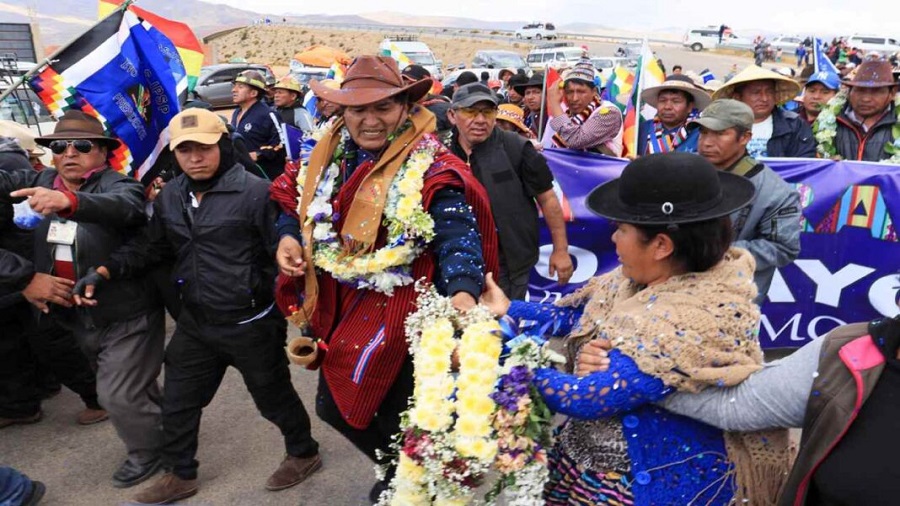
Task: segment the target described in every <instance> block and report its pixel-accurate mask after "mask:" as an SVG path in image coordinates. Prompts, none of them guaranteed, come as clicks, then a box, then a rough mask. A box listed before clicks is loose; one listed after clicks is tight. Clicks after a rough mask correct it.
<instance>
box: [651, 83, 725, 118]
mask: <svg viewBox="0 0 900 506" xmlns="http://www.w3.org/2000/svg"><path fill="white" fill-rule="evenodd" d="M663 91H681V92H684V93H687V94H688V95H690V96H691V97H693V98H694V107H696V108H697V109H698V110H701V111H702V110H703V109H704V108H705V107H706V106H708V105H709V103H710V102H711V100H710V98H709V94H708V93H706V92H705V91H703V90H701V89H700V88H697V87H696V86H694V85H693V84H689V83H686V82H684V81H678V80H671V81H664V82H663V83H662V84H660V85H659V86H653V87H651V88H647V89H646V90H644V91H642V92H641V100H643V101H644V102H646V103H648V104H650V105H652V106H653V107H656V104H657V101H658V100H659V94H660V93H661V92H663Z"/></svg>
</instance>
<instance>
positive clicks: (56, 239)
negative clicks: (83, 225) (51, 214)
mask: <svg viewBox="0 0 900 506" xmlns="http://www.w3.org/2000/svg"><path fill="white" fill-rule="evenodd" d="M77 229H78V224H77V223H75V222H74V221H58V220H53V221H51V222H50V228H49V230H47V242H49V243H53V244H65V245H68V246H71V245H73V244H75V231H76V230H77Z"/></svg>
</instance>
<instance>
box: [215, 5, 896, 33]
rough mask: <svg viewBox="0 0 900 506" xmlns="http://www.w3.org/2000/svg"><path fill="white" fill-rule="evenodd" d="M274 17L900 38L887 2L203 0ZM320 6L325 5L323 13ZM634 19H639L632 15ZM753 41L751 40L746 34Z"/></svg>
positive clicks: (891, 10) (894, 18) (894, 16)
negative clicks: (452, 19) (376, 16)
mask: <svg viewBox="0 0 900 506" xmlns="http://www.w3.org/2000/svg"><path fill="white" fill-rule="evenodd" d="M208 1H212V2H214V3H223V4H228V5H231V6H234V7H240V8H250V9H253V10H254V11H257V12H269V13H273V14H363V13H366V12H372V11H395V12H403V13H407V14H412V15H419V16H458V17H474V18H478V19H480V20H486V21H489V20H497V21H516V20H539V19H540V20H545V21H553V22H555V23H571V22H579V21H583V22H588V23H595V24H600V25H606V26H620V27H622V28H628V29H646V30H647V31H648V32H649V31H652V30H653V29H659V28H670V27H675V28H678V29H679V31H680V30H681V29H684V28H687V27H688V26H697V25H701V26H702V25H708V24H710V25H711V24H714V25H718V24H720V23H725V24H727V25H729V26H731V27H732V28H734V30H735V32H736V33H738V34H741V35H744V34H743V33H742V32H741V29H744V30H757V29H766V30H770V31H772V32H784V33H785V34H788V33H790V34H798V35H807V34H811V33H816V34H823V35H836V34H843V35H851V34H854V33H867V34H885V35H889V36H895V37H900V22H898V21H897V12H898V8H897V7H896V3H895V2H894V1H892V0H747V1H745V2H741V1H739V0H738V1H727V0H590V1H588V0H438V1H436V2H423V1H421V0H377V1H374V2H373V1H372V0H337V1H331V2H327V3H319V2H303V3H301V2H285V1H284V0H254V1H253V2H249V3H248V2H247V1H246V0H208ZM322 5H327V6H328V7H327V9H328V10H327V12H326V11H325V9H324V8H323V7H321V6H322ZM636 12H637V13H636ZM746 35H750V36H752V35H751V34H746Z"/></svg>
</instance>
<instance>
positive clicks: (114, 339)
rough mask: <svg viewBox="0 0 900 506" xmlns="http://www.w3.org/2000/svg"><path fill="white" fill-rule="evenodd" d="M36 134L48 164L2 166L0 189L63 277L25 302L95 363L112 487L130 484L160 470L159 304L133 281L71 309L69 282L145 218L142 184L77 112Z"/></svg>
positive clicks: (99, 129)
mask: <svg viewBox="0 0 900 506" xmlns="http://www.w3.org/2000/svg"><path fill="white" fill-rule="evenodd" d="M36 141H37V142H38V144H40V145H42V146H45V147H48V148H50V151H51V152H52V153H53V166H54V167H55V168H54V169H45V170H43V171H42V172H33V171H17V172H15V173H7V172H0V195H12V196H13V197H16V198H26V197H27V198H28V202H29V204H30V206H31V208H32V209H33V210H34V211H35V212H37V213H40V214H42V215H44V217H45V218H44V220H43V221H42V222H41V223H40V225H39V226H38V227H37V229H36V230H35V234H34V237H35V242H34V270H35V272H40V273H46V274H51V273H52V274H53V275H54V276H56V277H57V278H62V279H63V280H68V282H65V283H63V282H59V283H57V289H56V290H55V291H54V293H53V294H52V295H50V296H48V297H44V298H41V299H38V300H32V301H30V302H31V303H32V304H34V305H35V306H37V307H38V308H40V309H41V310H42V311H43V312H44V313H49V314H50V315H51V316H52V317H54V318H55V319H57V321H59V322H60V323H61V324H62V325H64V326H67V327H68V328H71V329H72V333H73V334H74V335H75V338H76V340H77V341H78V343H79V344H80V345H81V347H82V349H83V350H84V352H85V354H86V355H87V356H88V359H89V360H90V361H91V362H92V364H94V366H95V367H96V370H97V394H98V396H99V398H100V404H101V405H102V406H103V407H104V408H105V409H106V410H107V411H108V412H109V418H110V420H111V421H112V423H113V426H114V427H115V428H116V432H117V433H118V434H119V438H121V439H122V441H123V442H124V443H125V446H126V448H127V450H128V459H127V460H126V461H125V462H124V463H123V464H122V466H121V467H120V468H119V470H118V471H116V473H115V474H114V475H113V485H115V486H116V487H130V486H132V485H135V484H137V483H140V482H141V481H143V480H145V479H147V478H149V477H150V476H151V475H152V474H153V473H155V472H156V471H157V470H158V469H159V462H160V460H159V445H160V439H161V433H160V407H159V399H160V391H159V387H158V385H157V383H156V378H157V376H159V372H160V369H161V367H162V360H163V342H164V336H165V320H164V318H163V310H162V308H161V307H160V306H159V304H157V303H156V302H155V301H153V300H152V298H151V297H150V295H149V293H148V290H146V288H145V286H144V282H143V280H141V279H138V280H126V279H123V280H111V281H108V282H105V283H104V287H103V291H102V293H101V294H100V295H99V296H98V297H97V301H98V304H97V306H96V307H80V308H73V307H72V306H73V297H72V296H73V290H74V287H73V286H72V285H73V282H74V281H76V280H77V279H78V278H80V277H85V276H90V275H92V274H93V267H94V266H96V265H99V264H100V263H101V262H102V261H103V260H105V259H106V258H107V256H108V255H109V254H110V253H111V252H113V251H115V250H116V249H117V248H118V247H119V246H120V245H122V244H123V243H124V242H125V240H126V238H127V237H129V236H133V235H134V234H136V233H139V232H140V231H141V229H142V228H143V227H144V226H146V221H147V216H146V214H145V212H144V188H143V186H142V185H141V183H140V182H139V181H137V180H135V179H132V178H130V177H127V176H125V175H123V174H120V173H118V172H116V171H114V170H112V169H111V168H110V166H109V164H108V162H107V157H108V156H109V152H110V151H111V150H113V149H115V148H116V147H118V146H119V141H118V140H117V139H115V138H112V137H108V136H107V135H106V134H105V133H104V129H103V126H102V125H101V123H100V122H99V121H98V120H97V119H96V118H94V117H92V116H88V115H87V114H85V113H83V112H81V111H77V110H69V111H66V113H65V115H63V117H62V118H61V119H60V120H59V122H58V123H57V124H56V129H55V130H54V132H53V134H51V135H47V136H44V137H38V138H37V139H36ZM10 192H12V193H10Z"/></svg>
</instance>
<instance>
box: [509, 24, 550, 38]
mask: <svg viewBox="0 0 900 506" xmlns="http://www.w3.org/2000/svg"><path fill="white" fill-rule="evenodd" d="M516 38H517V39H537V40H541V39H555V38H556V26H554V25H553V23H531V24H528V25H525V26H523V27H522V28H519V29H518V30H516Z"/></svg>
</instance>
